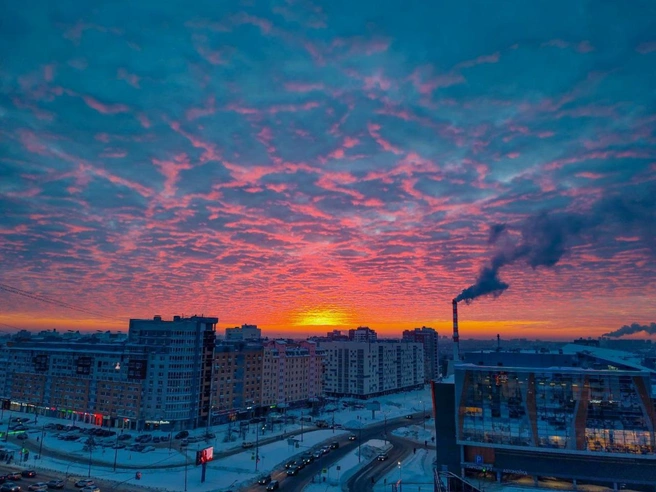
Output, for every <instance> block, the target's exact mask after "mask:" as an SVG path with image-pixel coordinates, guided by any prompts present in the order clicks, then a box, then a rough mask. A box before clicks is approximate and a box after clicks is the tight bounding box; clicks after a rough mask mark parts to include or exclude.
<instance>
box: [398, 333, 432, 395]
mask: <svg viewBox="0 0 656 492" xmlns="http://www.w3.org/2000/svg"><path fill="white" fill-rule="evenodd" d="M439 338H440V337H439V334H438V333H437V332H436V331H435V330H434V329H433V328H427V327H425V326H422V327H421V328H415V329H414V330H405V331H404V332H403V340H407V341H409V342H417V343H421V344H422V345H423V347H424V377H425V378H426V382H428V381H432V380H433V379H439V377H440V376H441V374H440V345H439Z"/></svg>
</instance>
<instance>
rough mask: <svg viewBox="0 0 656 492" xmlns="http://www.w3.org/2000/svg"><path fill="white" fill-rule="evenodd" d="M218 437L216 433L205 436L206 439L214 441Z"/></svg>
mask: <svg viewBox="0 0 656 492" xmlns="http://www.w3.org/2000/svg"><path fill="white" fill-rule="evenodd" d="M215 437H216V434H215V433H214V432H208V433H207V434H205V438H206V439H214V438H215Z"/></svg>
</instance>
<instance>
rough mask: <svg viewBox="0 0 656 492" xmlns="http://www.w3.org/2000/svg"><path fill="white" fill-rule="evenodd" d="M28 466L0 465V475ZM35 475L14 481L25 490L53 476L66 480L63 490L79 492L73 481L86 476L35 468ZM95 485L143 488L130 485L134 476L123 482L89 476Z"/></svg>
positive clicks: (111, 490)
mask: <svg viewBox="0 0 656 492" xmlns="http://www.w3.org/2000/svg"><path fill="white" fill-rule="evenodd" d="M29 469H30V467H16V466H7V465H4V464H2V465H0V475H5V474H7V473H9V472H15V471H20V470H29ZM36 472H37V476H36V477H34V478H23V479H21V480H17V481H16V483H17V484H18V485H20V486H21V490H23V491H27V488H28V487H29V486H30V485H31V484H33V483H36V482H48V481H49V480H53V479H55V478H58V479H60V480H64V481H65V482H66V485H64V488H63V489H60V490H64V491H67V490H69V491H73V490H76V491H78V492H79V490H80V489H78V488H77V487H75V482H76V481H77V480H80V479H81V478H87V477H86V476H80V475H75V476H69V477H66V474H65V473H58V472H51V471H44V470H38V469H37V470H36ZM91 478H92V479H93V480H94V482H95V483H96V485H98V487H99V488H100V490H102V491H103V492H128V491H129V490H143V489H138V488H137V487H136V486H134V487H133V486H132V484H130V483H128V482H130V481H134V477H132V478H130V479H129V480H126V481H125V482H123V483H122V482H119V483H115V482H111V481H109V480H98V479H96V478H94V477H93V476H92V477H91Z"/></svg>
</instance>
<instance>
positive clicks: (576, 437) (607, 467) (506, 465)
mask: <svg viewBox="0 0 656 492" xmlns="http://www.w3.org/2000/svg"><path fill="white" fill-rule="evenodd" d="M654 384H656V371H653V370H651V369H649V368H647V367H645V366H643V365H641V363H640V360H639V359H638V358H636V357H634V356H633V355H632V354H628V353H625V352H620V351H616V350H609V349H603V348H597V347H594V346H590V345H588V344H586V345H576V344H569V345H565V346H563V347H561V348H560V349H558V350H557V351H549V350H537V349H536V350H533V351H513V352H502V351H491V352H475V353H465V355H464V357H463V360H461V361H459V362H456V364H455V371H454V376H453V377H451V378H449V380H445V381H444V382H440V383H433V396H434V403H433V404H434V408H435V415H437V416H438V418H437V419H436V444H437V466H438V469H440V470H444V469H448V470H449V471H451V472H454V473H457V474H461V475H463V476H477V474H478V473H481V471H482V470H485V471H486V472H487V473H488V474H492V475H493V476H494V475H496V478H497V480H498V481H501V482H503V481H505V480H506V479H507V478H509V477H513V476H518V475H528V476H532V477H533V478H534V479H535V480H537V477H545V476H546V477H556V478H559V479H563V480H569V481H571V482H572V487H573V488H574V489H575V488H576V485H577V482H578V483H582V482H583V483H585V482H591V483H596V484H602V483H605V484H608V485H610V486H611V487H613V488H614V490H618V488H620V485H621V484H626V488H633V487H632V485H635V486H637V487H638V489H640V487H641V486H643V487H648V486H652V487H653V485H654V477H656V434H655V429H656V400H655V395H654V386H653V385H654ZM439 416H441V417H439ZM640 490H651V489H646V488H643V489H640Z"/></svg>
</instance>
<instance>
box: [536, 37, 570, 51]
mask: <svg viewBox="0 0 656 492" xmlns="http://www.w3.org/2000/svg"><path fill="white" fill-rule="evenodd" d="M541 46H551V47H554V48H560V49H565V48H567V47H569V43H568V42H567V41H563V40H562V39H551V40H549V41H546V42H544V43H542V45H541Z"/></svg>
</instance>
